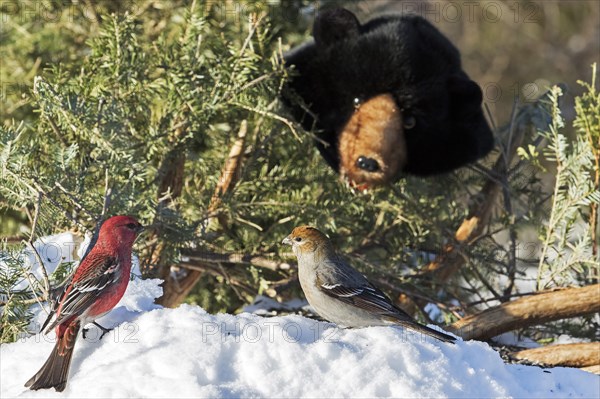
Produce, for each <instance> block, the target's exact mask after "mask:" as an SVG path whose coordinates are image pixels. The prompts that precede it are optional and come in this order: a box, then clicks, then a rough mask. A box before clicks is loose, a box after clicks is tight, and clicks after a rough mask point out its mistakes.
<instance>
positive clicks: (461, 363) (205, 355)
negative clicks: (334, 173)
mask: <svg viewBox="0 0 600 399" xmlns="http://www.w3.org/2000/svg"><path fill="white" fill-rule="evenodd" d="M159 283H160V280H141V279H135V280H133V281H131V282H130V284H129V287H128V288H127V292H126V294H125V296H124V297H123V299H122V300H121V302H120V303H119V304H118V305H117V307H116V308H115V309H114V310H113V311H112V312H111V313H109V314H108V315H106V316H105V317H104V318H102V319H100V320H98V322H99V323H100V324H101V325H104V326H116V328H115V329H114V330H113V331H111V332H110V333H109V334H107V335H106V336H105V337H104V338H103V339H102V340H98V332H99V331H98V330H96V328H95V327H91V328H90V332H89V333H88V337H87V339H86V340H83V339H81V337H80V339H79V341H78V343H77V346H76V350H75V354H74V359H73V364H72V367H71V374H70V380H69V383H68V385H67V388H66V390H65V391H64V392H63V393H62V394H59V393H57V392H55V391H54V390H43V391H29V390H27V389H26V388H25V387H23V384H24V383H25V381H27V379H28V378H29V377H31V375H33V374H34V373H35V372H36V371H37V370H38V368H39V367H40V366H41V365H42V364H43V363H44V361H45V360H46V357H47V356H48V354H49V353H50V351H51V349H52V346H53V342H52V341H53V339H52V336H46V337H44V336H41V335H36V336H33V337H30V338H27V339H23V340H20V341H19V342H16V343H12V344H6V345H2V347H1V348H0V397H3V398H4V397H75V398H83V397H86V398H87V397H90V398H100V397H102V398H108V397H149V398H150V397H152V398H162V397H175V398H177V397H239V396H244V397H342V396H343V397H373V396H393V397H472V398H485V397H520V398H522V397H539V398H564V397H574V398H589V397H600V377H598V376H596V375H593V374H590V373H587V372H584V371H580V370H577V369H568V368H554V369H546V370H543V369H541V368H538V367H530V366H522V365H506V364H504V363H503V362H502V360H501V359H500V357H499V355H498V354H497V353H496V352H495V351H494V350H493V349H491V348H490V347H489V346H488V345H487V344H485V343H482V342H477V341H469V342H462V341H459V342H458V343H457V344H456V345H450V344H444V343H440V342H437V341H433V340H431V339H429V338H424V337H421V336H418V335H416V334H413V333H407V332H406V331H404V330H402V329H400V328H393V327H370V328H363V329H353V330H341V329H338V328H336V327H335V326H334V325H333V324H329V323H324V322H317V321H314V320H311V319H308V318H305V317H301V316H284V317H272V318H264V317H260V316H258V315H254V314H250V313H242V314H240V315H237V316H234V315H229V314H218V315H210V314H207V313H206V312H205V311H204V310H203V309H201V308H199V307H197V306H191V305H182V306H180V307H179V308H176V309H164V308H161V307H159V306H158V305H155V304H154V303H153V301H152V299H153V298H154V297H157V296H159V295H160V294H161V289H160V287H159V286H158V285H159ZM42 316H43V314H42V315H40V318H43V317H42Z"/></svg>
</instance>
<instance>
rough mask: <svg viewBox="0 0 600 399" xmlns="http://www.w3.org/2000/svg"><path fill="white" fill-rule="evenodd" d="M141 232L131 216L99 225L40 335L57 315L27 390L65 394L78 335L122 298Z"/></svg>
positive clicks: (111, 219)
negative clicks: (51, 340) (46, 352)
mask: <svg viewBox="0 0 600 399" xmlns="http://www.w3.org/2000/svg"><path fill="white" fill-rule="evenodd" d="M143 229H144V227H143V226H142V225H141V224H140V223H139V222H138V221H137V220H135V219H134V218H132V217H130V216H113V217H111V218H109V219H108V220H106V221H105V222H104V223H103V224H102V227H101V228H100V232H99V234H98V240H97V241H96V243H95V244H94V247H93V248H92V249H91V251H90V252H89V253H88V254H87V256H85V257H84V258H83V260H82V261H81V263H80V264H79V266H78V267H77V270H76V271H75V273H74V274H73V276H72V277H71V279H70V281H69V282H67V283H66V284H65V288H64V289H63V291H62V293H61V294H60V297H59V298H58V303H57V306H56V309H53V311H52V312H51V313H50V314H49V315H48V319H46V322H45V323H44V325H43V326H42V331H44V328H45V327H46V325H48V323H49V322H50V320H51V319H52V316H53V315H54V314H55V313H56V319H55V320H54V322H53V323H51V324H50V325H49V326H48V328H46V330H45V333H46V334H47V333H48V332H49V331H51V330H52V329H53V328H55V327H56V339H57V342H56V345H55V346H54V349H53V350H52V353H51V354H50V357H49V358H48V360H46V363H44V365H43V366H42V368H41V369H40V371H38V372H37V373H36V374H35V375H34V376H33V377H31V379H30V380H29V381H27V383H25V386H26V387H29V388H30V389H34V390H37V389H45V388H55V389H56V390H57V391H59V392H61V391H63V390H64V389H65V386H66V385H67V377H68V376H69V366H70V364H71V355H72V354H73V348H74V347H75V341H76V340H77V334H78V333H79V330H80V328H81V327H82V326H85V325H86V324H89V323H94V324H96V323H95V320H96V319H98V318H100V317H102V316H103V315H105V314H106V313H108V312H109V311H110V310H111V309H112V308H113V307H115V305H116V304H117V303H118V302H119V300H120V299H121V297H122V296H123V294H124V293H125V289H126V288H127V284H128V283H129V274H130V271H131V248H132V246H133V242H134V241H135V239H136V237H137V236H138V234H139V233H140V232H141V231H142V230H143ZM96 325H97V326H98V327H100V328H101V329H102V330H103V331H104V332H106V331H108V330H107V329H105V328H103V327H101V326H100V325H98V324H96ZM84 332H85V330H84Z"/></svg>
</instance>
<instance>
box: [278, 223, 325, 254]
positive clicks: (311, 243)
mask: <svg viewBox="0 0 600 399" xmlns="http://www.w3.org/2000/svg"><path fill="white" fill-rule="evenodd" d="M282 243H283V244H288V245H291V246H292V249H293V250H294V253H296V251H300V252H302V253H307V252H314V251H316V250H317V249H327V250H329V249H331V244H330V243H329V238H327V236H326V235H325V234H323V233H321V232H320V231H319V230H317V229H316V228H314V227H311V226H299V227H296V228H295V229H294V230H292V232H291V233H290V235H288V236H287V237H286V238H285V239H284V240H283V242H282Z"/></svg>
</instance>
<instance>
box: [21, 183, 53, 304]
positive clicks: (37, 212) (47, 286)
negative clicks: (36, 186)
mask: <svg viewBox="0 0 600 399" xmlns="http://www.w3.org/2000/svg"><path fill="white" fill-rule="evenodd" d="M41 203H42V193H40V192H38V197H37V201H36V203H35V213H34V215H33V223H32V225H31V234H30V235H29V240H28V241H27V242H26V244H27V246H28V247H29V249H31V251H32V252H33V255H34V256H35V259H36V260H37V262H38V263H39V265H40V270H41V271H42V278H43V281H44V298H46V299H47V298H48V292H49V291H50V279H49V278H48V271H47V270H46V266H45V265H44V262H43V261H42V257H41V256H40V254H39V252H38V251H37V249H36V248H35V245H33V243H34V238H35V230H36V228H37V224H38V219H39V215H40V205H41Z"/></svg>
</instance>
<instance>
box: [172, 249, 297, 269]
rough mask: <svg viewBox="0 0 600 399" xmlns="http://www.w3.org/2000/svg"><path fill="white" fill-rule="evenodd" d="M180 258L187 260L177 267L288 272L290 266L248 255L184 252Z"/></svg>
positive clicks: (262, 257) (263, 257) (260, 256)
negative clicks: (201, 265) (203, 265)
mask: <svg viewBox="0 0 600 399" xmlns="http://www.w3.org/2000/svg"><path fill="white" fill-rule="evenodd" d="M181 254H182V256H184V257H185V258H188V259H189V260H186V261H183V262H181V263H179V266H181V267H186V265H190V264H191V265H193V264H196V263H233V264H244V265H252V266H256V267H261V268H264V269H269V270H273V271H279V270H289V269H290V264H289V263H286V262H278V261H275V260H272V259H269V258H267V257H265V256H263V255H250V254H217V253H210V252H206V251H193V250H184V251H182V253H181Z"/></svg>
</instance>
